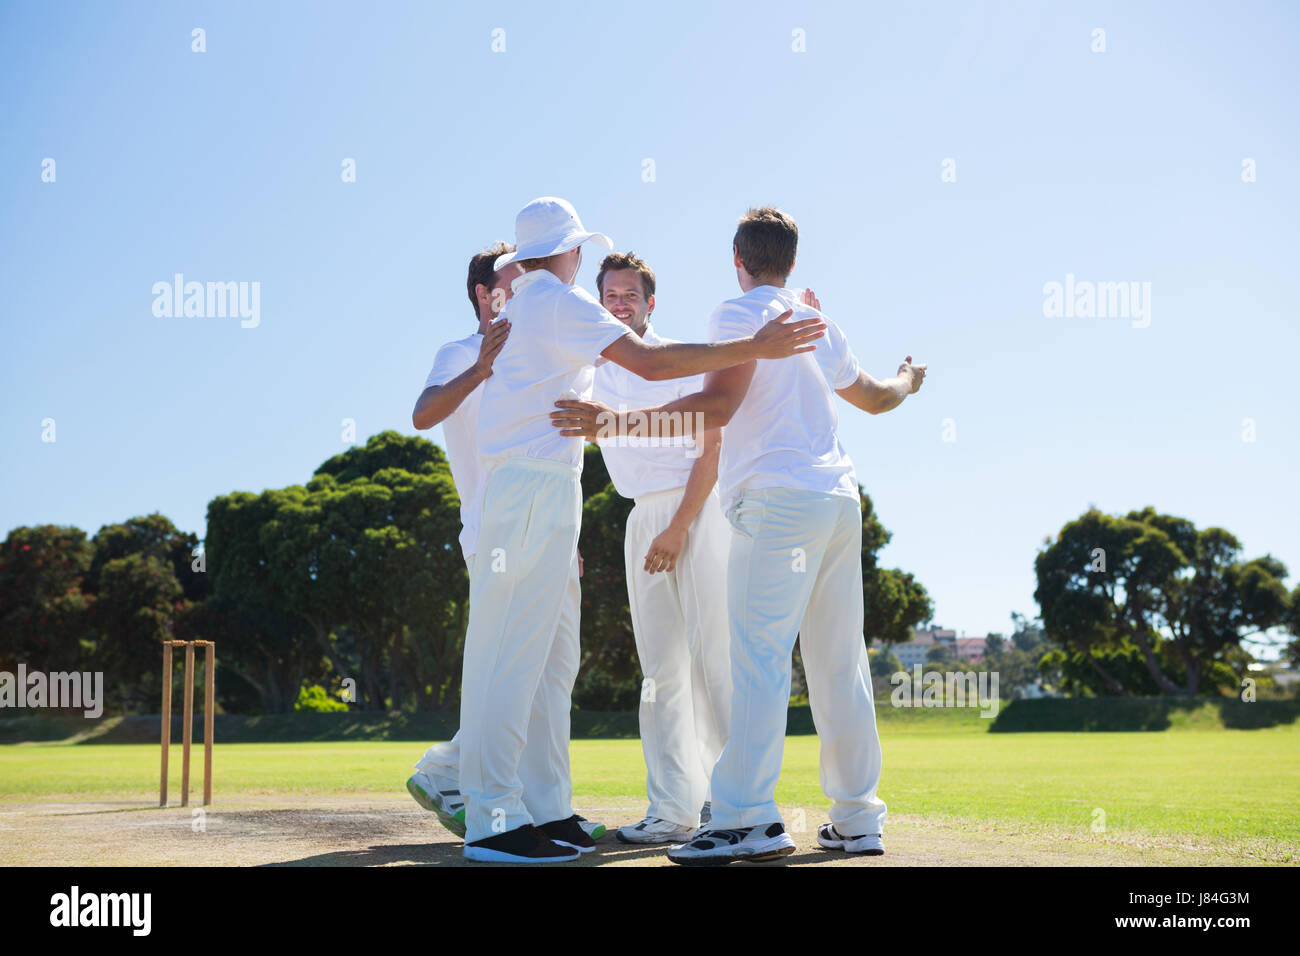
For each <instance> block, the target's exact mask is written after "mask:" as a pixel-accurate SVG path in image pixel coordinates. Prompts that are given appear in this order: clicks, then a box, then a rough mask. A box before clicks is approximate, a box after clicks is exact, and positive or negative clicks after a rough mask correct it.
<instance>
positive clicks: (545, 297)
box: [478, 269, 633, 470]
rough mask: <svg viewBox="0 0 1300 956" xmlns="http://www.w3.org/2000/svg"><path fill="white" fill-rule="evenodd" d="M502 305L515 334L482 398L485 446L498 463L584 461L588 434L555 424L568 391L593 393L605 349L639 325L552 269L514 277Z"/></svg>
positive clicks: (487, 460) (485, 454) (481, 445)
mask: <svg viewBox="0 0 1300 956" xmlns="http://www.w3.org/2000/svg"><path fill="white" fill-rule="evenodd" d="M510 287H511V288H512V289H513V290H514V297H513V298H512V299H511V300H510V301H509V302H507V303H506V306H505V308H504V309H502V310H501V315H500V316H499V317H500V318H507V319H509V320H510V337H509V338H507V339H506V344H505V345H504V346H502V348H501V351H500V352H498V353H497V357H496V360H495V361H494V362H493V363H492V377H491V378H489V379H488V380H487V381H486V382H484V383H483V401H482V403H481V404H480V405H479V419H478V451H479V456H480V457H481V458H482V459H483V464H484V466H485V467H486V468H487V469H488V470H490V469H491V468H492V467H494V466H495V465H498V464H500V463H501V462H503V461H505V460H506V459H508V458H544V459H549V460H551V461H562V462H567V463H568V464H571V465H573V466H574V467H576V468H579V469H581V468H582V446H583V440H582V439H581V438H566V437H565V436H563V435H561V434H560V430H559V429H558V428H556V427H555V426H554V425H552V424H551V418H550V415H551V412H553V411H555V401H556V400H557V399H560V398H581V399H589V398H591V389H592V385H593V383H594V381H595V377H596V369H595V365H596V363H599V362H603V361H604V359H602V358H601V357H600V353H601V352H603V351H604V350H605V349H607V348H609V346H610V345H612V344H613V343H614V342H616V341H618V340H619V339H620V338H622V337H623V336H625V335H631V334H633V333H632V330H631V329H629V328H628V327H627V326H626V325H624V324H623V323H622V322H620V321H619V320H618V319H616V318H614V317H613V316H612V315H610V314H609V313H608V312H606V311H605V309H604V308H603V307H602V306H601V304H600V303H599V302H597V301H596V300H595V299H593V298H592V297H591V295H590V294H589V293H588V292H586V291H584V290H583V289H580V288H578V287H577V286H572V285H569V284H568V283H566V282H561V281H560V280H559V279H558V278H556V277H555V276H554V275H553V274H551V273H550V272H548V271H547V270H545V269H535V270H533V271H532V272H525V273H524V274H523V275H521V276H519V277H518V278H516V279H515V280H514V281H513V282H511V283H510Z"/></svg>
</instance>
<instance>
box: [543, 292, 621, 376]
mask: <svg viewBox="0 0 1300 956" xmlns="http://www.w3.org/2000/svg"><path fill="white" fill-rule="evenodd" d="M630 334H632V330H631V329H629V328H628V327H627V326H626V325H624V324H623V323H622V322H620V321H619V320H618V319H616V318H614V317H613V316H612V315H610V314H609V313H608V312H606V311H605V308H604V307H603V306H602V305H601V304H600V303H599V302H597V301H596V300H595V299H594V298H592V296H591V294H590V293H589V292H587V291H586V290H585V289H579V288H577V287H574V288H573V289H570V290H569V292H568V293H567V294H566V295H565V296H564V298H563V299H562V300H561V301H560V302H559V303H558V305H557V308H556V314H555V338H556V344H557V346H558V347H559V348H560V349H561V350H562V351H563V352H565V353H567V354H568V355H569V356H570V357H571V358H573V359H575V360H577V361H579V362H582V363H585V364H587V365H600V364H601V363H603V362H604V361H605V359H604V358H602V357H601V354H600V353H601V352H603V351H605V349H607V348H609V347H610V346H611V345H613V344H614V343H615V342H617V341H618V340H619V339H621V338H622V337H623V336H625V335H630Z"/></svg>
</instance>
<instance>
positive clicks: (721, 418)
mask: <svg viewBox="0 0 1300 956" xmlns="http://www.w3.org/2000/svg"><path fill="white" fill-rule="evenodd" d="M798 240H799V231H798V228H797V226H796V225H795V222H794V220H793V219H791V218H790V217H789V216H788V215H786V214H785V213H783V212H781V211H780V210H778V209H774V208H771V207H764V208H761V209H751V210H750V211H749V212H748V213H746V214H745V215H744V216H743V217H742V218H741V220H740V223H739V226H738V227H737V229H736V233H735V237H734V239H733V241H732V256H733V262H734V265H735V268H736V278H737V280H738V281H739V284H740V289H741V292H742V293H743V294H742V295H740V296H739V297H737V298H735V299H731V300H729V301H727V302H724V303H723V304H722V305H721V306H719V307H718V309H717V310H716V311H715V312H714V314H713V317H712V319H711V321H710V327H709V337H710V338H711V339H714V340H722V339H728V338H732V337H734V336H737V335H745V334H747V333H748V332H752V331H753V330H754V329H756V328H761V327H763V325H764V323H765V322H767V321H768V320H769V319H770V318H771V316H773V315H776V314H778V313H782V314H789V313H790V312H791V311H792V310H793V313H794V315H796V316H812V315H820V312H819V311H817V310H815V309H813V308H812V307H811V306H806V305H804V304H803V303H801V302H799V301H797V300H796V298H795V295H794V293H793V292H791V291H790V290H789V289H787V288H785V282H786V279H787V277H788V276H789V274H790V272H791V271H792V270H793V268H794V263H795V253H796V251H797V248H798ZM823 318H824V317H823ZM825 321H826V338H825V339H824V340H822V341H821V342H820V343H819V347H818V348H817V350H816V351H815V352H812V353H811V354H805V355H800V356H796V357H795V358H793V359H791V360H789V361H785V362H764V361H757V362H746V363H744V364H742V365H737V366H735V367H733V368H729V369H725V370H722V371H719V372H715V373H713V374H710V375H708V376H706V378H705V383H704V388H703V389H702V390H701V391H700V392H698V393H696V394H694V395H690V396H687V397H685V398H681V399H678V400H676V401H674V402H668V403H666V404H665V405H662V406H659V407H658V408H657V409H652V410H651V411H656V412H659V413H661V415H666V416H668V417H666V418H664V419H662V420H664V421H665V422H666V423H667V424H668V425H670V426H671V425H672V424H673V423H674V422H680V423H681V426H682V427H683V428H685V427H690V426H694V425H695V424H696V420H695V418H694V415H696V414H699V415H702V416H703V424H704V426H705V427H717V426H724V425H725V426H726V439H725V441H724V442H723V446H722V457H721V462H720V465H719V484H720V486H721V493H722V498H723V501H724V506H725V507H726V509H727V517H728V519H729V520H730V522H731V526H732V529H733V533H732V536H731V552H730V556H729V559H728V564H727V590H728V606H729V617H730V621H731V674H732V703H731V734H730V736H729V737H728V740H727V744H726V746H725V747H724V748H723V751H722V756H721V757H720V758H719V759H718V763H717V766H716V767H715V768H714V771H713V779H712V797H713V807H712V810H713V819H712V821H711V822H710V824H709V826H708V828H706V829H704V830H702V831H701V832H699V833H697V834H696V835H695V836H694V838H693V839H691V840H690V841H689V842H687V843H685V844H683V845H681V846H677V847H673V848H672V849H670V850H669V851H668V858H669V859H670V860H672V861H673V862H675V863H682V864H687V865H696V864H701V865H711V864H726V863H729V862H731V861H732V860H737V859H747V860H752V861H758V860H769V859H776V858H779V857H783V856H786V855H788V854H790V853H793V852H794V849H795V845H794V841H793V840H791V839H790V836H789V834H788V833H786V832H785V826H784V824H783V822H782V820H781V814H780V811H779V810H778V809H777V806H776V801H775V798H774V794H775V790H776V783H777V780H778V779H779V777H780V774H781V758H782V755H783V752H784V745H785V727H786V712H787V708H788V706H789V698H790V656H791V653H792V651H793V649H794V642H795V638H796V637H798V639H799V645H800V648H801V650H802V654H803V664H804V670H805V672H806V676H807V679H808V697H809V702H810V704H811V706H812V712H813V720H814V722H815V724H816V726H817V733H818V736H819V737H820V738H821V783H822V789H823V791H825V793H826V795H827V796H828V797H829V798H830V799H831V801H832V806H831V811H830V822H829V823H826V824H823V825H822V826H821V827H820V828H819V829H818V832H817V840H818V843H820V844H821V846H823V847H825V848H827V849H831V850H842V851H845V852H849V853H867V854H879V853H883V852H884V846H883V844H882V842H881V835H880V834H881V824H882V821H883V820H884V817H885V809H886V808H885V804H884V802H883V801H882V800H881V799H880V798H879V797H878V796H877V795H876V788H877V785H878V783H879V780H880V766H881V759H880V739H879V736H878V735H877V732H876V717H875V709H874V705H873V701H872V692H871V675H870V674H869V672H868V666H867V655H866V652H865V649H864V641H863V634H862V627H863V595H862V511H861V503H860V500H859V497H858V485H857V476H856V474H855V473H854V469H853V462H852V461H850V460H849V456H848V455H847V454H846V453H845V451H844V447H843V446H842V445H841V444H840V441H839V438H838V436H837V434H836V428H837V425H838V419H837V414H836V408H835V398H834V396H835V395H839V396H840V397H841V398H843V399H844V400H845V401H847V402H848V403H849V404H851V405H853V406H854V407H856V408H859V409H862V410H863V411H865V412H868V413H870V414H873V415H878V414H880V413H882V412H887V411H889V410H890V409H893V408H895V407H897V406H898V405H899V404H900V403H901V402H902V401H903V400H904V399H905V398H906V397H907V396H908V395H910V394H912V393H914V392H915V391H917V389H919V388H920V387H921V383H922V382H923V381H924V378H925V366H924V365H913V364H912V362H911V356H908V357H907V359H906V361H904V362H903V364H902V365H901V366H900V367H899V369H898V373H897V375H895V376H894V377H893V378H889V379H886V380H884V381H877V380H876V379H874V378H872V377H871V376H870V375H868V374H867V373H866V372H864V371H862V370H861V369H860V367H859V365H858V361H857V359H856V358H855V357H854V355H853V352H852V350H851V349H850V348H849V344H848V341H847V340H846V339H845V337H844V334H843V333H842V332H841V331H840V329H839V328H838V327H837V326H836V325H835V324H834V323H833V322H831V321H830V320H829V319H825ZM556 404H557V406H558V407H559V408H560V409H561V410H560V411H559V412H556V413H555V414H554V415H553V416H552V418H553V421H554V422H555V424H556V425H557V426H559V427H560V428H561V434H565V435H576V434H594V433H595V432H596V431H597V430H598V429H599V428H600V427H601V426H602V425H603V427H604V428H605V430H606V431H607V432H609V431H611V430H614V429H617V430H618V432H619V433H622V432H623V431H624V430H625V429H626V428H627V421H628V418H629V416H636V415H638V414H639V415H644V414H645V410H638V411H637V412H626V413H612V412H611V411H610V410H609V409H607V408H604V407H603V406H601V405H598V404H593V403H591V402H581V401H571V400H565V401H560V402H557V403H556ZM674 413H676V417H674Z"/></svg>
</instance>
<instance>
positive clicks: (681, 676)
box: [593, 252, 731, 844]
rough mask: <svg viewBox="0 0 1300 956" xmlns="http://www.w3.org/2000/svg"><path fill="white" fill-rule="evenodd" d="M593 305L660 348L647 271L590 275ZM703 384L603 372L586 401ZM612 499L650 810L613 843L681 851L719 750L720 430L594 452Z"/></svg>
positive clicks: (723, 527)
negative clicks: (619, 507) (616, 507)
mask: <svg viewBox="0 0 1300 956" xmlns="http://www.w3.org/2000/svg"><path fill="white" fill-rule="evenodd" d="M596 288H597V290H598V291H599V292H600V302H601V305H603V306H604V307H605V308H606V309H607V310H608V311H609V312H610V314H611V315H613V316H614V318H616V319H618V320H619V321H620V322H623V323H624V324H626V325H627V327H628V328H629V329H631V330H632V331H633V332H634V333H635V334H636V335H639V336H640V337H641V339H642V341H644V342H650V343H659V342H668V341H671V340H670V339H665V338H663V337H662V336H660V335H659V334H658V333H657V332H656V331H655V329H654V327H653V325H652V324H651V321H650V317H651V314H652V313H653V312H654V309H655V274H654V270H653V269H651V268H650V266H649V265H648V264H647V263H646V262H645V261H644V260H643V259H641V258H639V257H638V256H636V255H634V254H632V253H618V252H615V253H611V254H609V255H608V256H606V257H605V260H604V261H603V262H602V263H601V264H600V272H599V273H597V275H596ZM703 384H704V383H703V377H702V376H695V377H692V378H675V379H668V380H666V381H662V382H650V381H646V380H645V379H644V378H642V377H641V376H639V375H636V374H634V373H632V372H629V371H628V370H627V369H625V368H623V367H621V366H619V365H617V364H615V363H614V362H605V363H604V364H602V365H600V366H599V367H598V368H597V369H596V386H595V390H594V393H593V395H594V397H595V398H596V399H597V400H598V401H600V402H601V403H603V404H605V405H607V406H609V407H611V408H644V407H647V406H653V405H661V404H663V403H664V402H669V401H672V400H673V399H675V398H680V397H682V396H683V395H689V394H691V393H693V392H698V391H699V390H700V389H701V388H702V387H703ZM599 444H600V450H601V454H602V456H603V457H604V460H605V467H606V468H607V469H608V470H609V477H610V481H611V482H613V485H614V488H615V490H617V491H618V493H619V494H620V495H622V496H623V497H624V498H632V499H634V500H635V501H636V505H635V506H634V507H633V508H632V512H631V514H629V515H628V517H627V524H626V528H625V530H624V535H625V537H624V560H625V572H626V575H627V595H628V608H629V610H630V612H631V615H632V633H633V636H634V637H635V639H636V650H637V658H638V659H639V660H640V663H641V673H642V675H643V677H644V683H643V685H642V690H641V702H640V708H639V717H640V727H641V750H642V752H643V753H644V755H645V765H646V795H647V796H648V798H649V807H648V809H647V810H646V814H645V817H644V818H643V819H642V820H640V821H639V822H637V823H633V824H629V825H627V826H624V827H621V828H619V830H618V831H616V834H615V835H616V836H617V837H618V839H619V840H620V841H621V842H623V843H633V844H668V843H684V842H685V841H687V840H689V839H690V838H691V835H692V834H693V833H694V832H695V831H696V830H697V829H698V828H699V826H700V824H701V823H702V822H703V823H707V822H708V812H709V811H708V802H707V801H708V794H709V777H710V775H711V774H712V773H713V765H714V764H715V763H716V762H717V760H718V754H720V753H721V752H722V745H723V744H724V743H726V740H727V721H728V718H729V717H730V713H729V711H730V705H731V670H730V655H729V653H728V649H727V646H728V636H727V588H726V582H727V578H726V569H727V547H728V544H729V539H730V537H731V533H730V529H729V528H728V527H727V521H726V518H724V517H723V514H722V507H721V506H720V505H719V503H718V494H717V491H716V485H717V480H718V453H719V450H720V448H721V445H722V433H721V430H720V429H716V428H714V429H710V430H708V431H707V432H705V433H704V434H703V435H701V436H693V437H690V438H657V437H647V438H621V437H619V438H611V439H609V440H602V441H600V442H599Z"/></svg>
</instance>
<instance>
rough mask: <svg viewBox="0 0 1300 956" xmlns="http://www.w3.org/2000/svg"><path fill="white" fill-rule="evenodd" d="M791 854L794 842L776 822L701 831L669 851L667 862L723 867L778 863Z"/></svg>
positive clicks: (782, 826)
mask: <svg viewBox="0 0 1300 956" xmlns="http://www.w3.org/2000/svg"><path fill="white" fill-rule="evenodd" d="M794 851H795V845H794V840H792V839H790V834H788V833H786V832H785V825H784V824H782V823H781V822H780V821H778V822H776V823H768V824H764V825H759V826H753V827H739V828H737V829H734V830H701V831H700V832H699V833H697V834H695V837H694V838H693V839H692V840H691V842H690V843H684V844H682V845H681V846H675V847H673V848H672V849H671V850H669V851H668V859H670V860H672V861H673V862H674V863H680V864H682V865H683V866H725V865H726V864H728V863H731V862H732V861H733V860H746V861H748V862H750V863H762V862H763V861H765V860H777V859H780V858H781V857H783V856H789V855H790V854H791V853H793V852H794Z"/></svg>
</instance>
